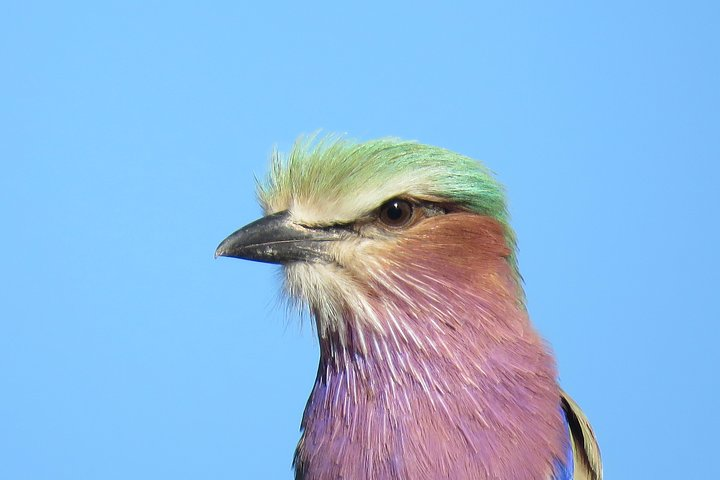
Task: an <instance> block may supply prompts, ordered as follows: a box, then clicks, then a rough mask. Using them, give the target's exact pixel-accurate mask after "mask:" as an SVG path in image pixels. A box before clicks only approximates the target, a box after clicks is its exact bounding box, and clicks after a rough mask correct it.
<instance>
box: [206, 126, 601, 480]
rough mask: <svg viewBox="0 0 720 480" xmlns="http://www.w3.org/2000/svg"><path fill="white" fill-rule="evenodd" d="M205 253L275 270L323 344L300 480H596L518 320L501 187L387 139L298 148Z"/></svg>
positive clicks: (336, 139)
mask: <svg viewBox="0 0 720 480" xmlns="http://www.w3.org/2000/svg"><path fill="white" fill-rule="evenodd" d="M258 198H259V202H260V204H261V206H262V209H263V211H264V216H263V217H261V218H260V219H258V220H256V221H254V222H252V223H250V224H248V225H246V226H245V227H242V228H241V229H239V230H237V231H235V232H234V233H232V234H231V235H230V236H228V237H227V238H226V239H225V240H223V241H222V242H221V243H220V245H219V246H218V247H217V250H216V252H215V255H216V257H218V256H223V257H235V258H240V259H246V260H252V261H258V262H265V263H272V264H279V265H282V269H283V276H282V277H283V282H284V285H283V289H284V291H285V293H286V295H287V298H289V299H290V300H291V301H292V302H294V303H296V304H297V306H298V307H300V308H301V309H303V310H304V311H306V312H307V313H309V315H310V317H311V318H312V319H313V325H314V330H316V332H317V336H318V339H319V362H318V370H317V375H316V378H315V383H314V385H313V388H312V392H311V394H310V398H309V399H308V401H307V404H306V406H305V410H304V413H303V417H302V421H301V436H300V440H299V443H298V445H297V448H296V451H295V455H294V459H293V467H294V472H295V479H296V480H336V479H349V480H400V479H403V480H404V479H411V480H425V479H427V480H438V479H456V480H489V479H502V480H508V479H517V480H525V479H528V480H529V479H542V480H545V479H547V480H550V479H553V480H569V479H574V480H601V479H602V463H601V458H600V450H599V447H598V444H597V441H596V439H595V435H594V433H593V430H592V428H591V426H590V423H589V421H588V419H587V417H586V416H585V415H584V414H583V412H582V411H581V409H580V407H579V406H578V405H577V404H576V403H575V402H574V401H573V400H572V399H571V397H570V396H569V395H568V394H567V393H565V392H564V390H562V388H561V387H560V385H559V383H558V378H557V377H558V374H557V368H556V363H555V360H554V358H553V355H552V353H551V351H550V349H549V346H548V344H547V343H546V342H545V341H544V340H543V339H542V338H541V337H540V335H539V334H538V332H537V331H536V330H535V328H534V327H533V326H532V324H531V322H530V319H529V314H528V309H527V307H526V299H525V294H524V291H523V280H522V277H521V275H520V271H519V268H518V260H517V254H516V251H517V242H516V237H515V233H514V232H513V229H512V227H511V225H510V220H509V213H508V207H507V201H506V195H505V190H504V187H503V186H502V185H501V184H500V183H499V181H498V180H497V179H496V178H495V175H494V174H493V173H492V172H491V171H490V170H489V169H488V168H487V167H486V166H484V165H483V164H482V163H480V162H478V161H476V160H473V159H471V158H469V157H467V156H464V155H461V154H458V153H455V152H452V151H450V150H447V149H444V148H440V147H435V146H431V145H425V144H422V143H417V142H413V141H406V140H401V139H396V138H380V139H376V140H370V141H364V142H360V141H354V140H350V139H347V138H345V137H344V136H332V135H329V136H326V137H322V138H314V137H301V138H300V139H298V140H297V141H296V142H295V143H294V144H293V146H292V148H291V150H290V152H289V153H288V154H287V155H283V154H280V153H278V152H277V150H275V151H274V152H273V154H272V157H271V165H270V172H269V174H268V176H267V179H266V180H265V181H263V182H258Z"/></svg>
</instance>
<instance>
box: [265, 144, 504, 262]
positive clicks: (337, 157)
mask: <svg viewBox="0 0 720 480" xmlns="http://www.w3.org/2000/svg"><path fill="white" fill-rule="evenodd" d="M398 195H409V196H416V197H420V198H428V197H429V198H435V199H441V200H442V201H444V202H448V203H452V204H456V205H458V206H459V207H461V208H463V209H465V210H469V211H472V212H475V213H478V214H480V215H487V216H489V217H492V218H494V219H496V220H497V221H499V222H500V223H501V224H502V225H503V226H504V228H505V231H506V240H507V243H508V246H509V247H510V249H511V251H512V255H511V259H510V260H511V262H512V264H513V268H514V269H515V271H516V272H517V265H516V262H515V245H516V242H515V235H514V232H513V230H512V228H511V227H510V225H509V215H508V210H507V203H506V200H505V192H504V189H503V187H502V185H501V184H500V183H499V182H498V181H497V180H496V179H495V178H494V176H493V174H492V172H491V171H490V170H489V169H488V168H487V167H485V166H484V165H483V164H481V163H480V162H478V161H476V160H473V159H472V158H469V157H466V156H464V155H460V154H458V153H455V152H452V151H450V150H446V149H444V148H440V147H435V146H431V145H424V144H421V143H417V142H412V141H406V140H399V139H395V138H381V139H377V140H370V141H367V142H355V141H351V140H348V139H345V138H341V137H338V136H334V135H330V136H326V137H323V138H317V137H316V136H310V137H301V138H299V139H298V140H297V141H296V142H295V144H294V145H293V148H292V149H291V151H290V153H289V154H286V155H284V154H281V153H279V152H277V151H275V152H274V153H273V156H272V162H271V170H270V173H269V175H268V177H267V180H266V182H265V183H264V184H260V185H259V187H258V197H259V199H260V203H261V204H262V206H263V208H264V209H265V211H266V212H268V213H269V212H272V211H277V210H280V209H285V208H289V206H291V205H297V204H302V203H303V202H313V201H314V202H321V201H324V202H336V203H337V202H341V201H342V202H352V201H353V200H354V199H358V200H357V203H362V202H361V200H360V199H362V200H364V201H366V202H371V203H369V205H371V206H373V207H374V206H378V205H380V204H381V203H382V202H383V201H385V200H388V198H389V197H392V196H398ZM375 197H377V198H375ZM361 207H362V205H359V206H358V209H359V211H358V214H360V213H363V212H362V211H360V210H362V208H361Z"/></svg>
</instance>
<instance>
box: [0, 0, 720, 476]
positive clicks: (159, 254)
mask: <svg viewBox="0 0 720 480" xmlns="http://www.w3.org/2000/svg"><path fill="white" fill-rule="evenodd" d="M500 3H502V6H500V5H499V4H500ZM2 11H3V13H2V15H0V60H1V63H0V69H2V75H1V76H0V91H1V92H2V95H1V96H0V160H1V161H2V169H1V171H0V215H1V217H0V218H2V225H3V229H2V235H0V272H1V273H0V478H3V479H17V480H20V479H23V480H24V479H33V480H34V479H53V480H65V479H67V480H70V479H72V480H79V479H128V478H133V479H158V478H172V479H176V480H180V479H205V478H212V479H239V478H263V479H290V478H291V477H292V476H291V470H290V462H291V458H292V452H293V449H294V445H295V442H296V441H297V439H298V436H299V431H298V428H299V422H300V416H301V413H302V410H303V407H304V404H305V400H306V398H307V395H308V393H309V391H310V387H311V384H312V381H313V379H314V375H315V369H316V362H317V355H318V353H317V345H316V341H315V339H314V336H313V332H312V331H311V330H310V329H309V328H307V327H305V328H301V327H300V326H299V323H298V322H297V321H296V316H295V315H287V314H286V313H285V311H284V309H283V308H282V306H280V305H281V304H280V302H278V285H279V282H278V269H277V268H275V267H272V266H268V265H262V264H254V263H250V262H241V261H232V260H227V259H221V260H217V261H216V260H213V251H214V249H215V247H216V245H217V244H218V243H219V242H220V240H222V239H223V238H224V237H225V236H226V235H227V234H229V233H230V232H232V231H234V230H235V229H236V228H238V227H240V226H242V225H244V224H245V223H247V222H249V221H251V220H253V219H255V218H256V217H257V216H258V215H259V214H260V210H259V208H258V207H257V205H256V203H255V199H254V180H253V175H258V176H262V175H264V172H265V168H266V164H267V158H268V154H269V153H270V151H271V148H272V146H273V145H274V144H277V145H278V146H279V147H280V148H281V149H287V148H288V147H289V146H290V145H291V143H292V141H293V140H294V139H295V138H296V136H297V135H299V134H301V133H308V132H313V131H315V130H317V129H323V131H326V132H346V133H348V134H349V135H350V136H351V137H354V138H358V139H370V138H375V137H379V136H387V135H393V136H399V137H403V138H408V139H416V140H419V141H422V142H425V143H431V144H436V145H440V146H444V147H447V148H450V149H453V150H456V151H458V152H461V153H464V154H467V155H470V156H472V157H475V158H478V159H482V160H484V161H485V162H486V163H487V164H488V165H489V166H490V167H491V168H492V169H493V170H494V171H496V172H497V174H498V176H499V178H500V179H501V180H502V181H503V182H504V183H505V184H506V185H507V187H508V191H509V195H510V202H511V208H512V214H513V219H514V225H515V227H516V229H517V231H518V235H519V239H520V264H521V268H522V271H523V274H524V276H525V279H526V283H527V292H528V298H529V307H530V311H531V314H532V316H533V319H534V321H535V323H536V325H537V326H538V328H539V329H540V330H541V332H542V333H543V335H544V336H545V337H546V338H547V339H548V341H549V342H550V343H551V344H552V346H553V348H554V350H555V352H556V354H557V357H558V362H559V368H560V376H561V381H562V384H563V385H564V386H565V388H566V389H567V390H568V391H570V392H571V393H572V394H573V395H574V396H575V398H576V399H577V400H578V402H579V403H580V404H581V405H582V406H583V407H584V409H585V410H586V412H587V414H588V415H589V417H590V418H591V419H592V421H593V424H594V426H595V429H596V431H597V435H598V438H599V440H600V442H601V445H602V451H603V455H604V461H605V470H606V474H607V477H608V478H615V479H625V478H627V479H633V478H657V479H661V478H668V479H670V478H673V479H674V478H720V463H718V462H716V461H715V457H716V450H717V446H718V443H717V430H718V428H720V421H719V415H718V410H717V406H718V392H719V390H720V388H719V387H720V380H719V378H720V375H719V374H718V367H719V366H720V354H719V353H718V341H717V338H718V334H719V333H720V332H719V328H718V322H719V321H720V308H719V307H718V302H717V295H718V293H717V291H718V286H719V285H720V274H719V273H718V272H719V270H720V261H719V258H718V245H719V244H720V227H719V226H718V207H720V194H719V193H718V191H719V188H718V174H719V173H720V167H719V166H718V165H719V163H718V162H719V161H720V140H719V138H720V94H719V90H720V89H719V87H718V86H719V85H720V66H719V65H720V62H719V58H720V56H719V55H718V52H720V34H718V22H720V15H719V12H718V7H717V6H715V4H713V2H706V3H703V2H683V3H682V4H681V3H680V2H677V4H676V5H672V4H670V3H668V2H595V3H594V4H590V3H588V2H583V4H582V5H581V4H580V3H579V2H527V3H523V2H498V3H497V4H491V5H481V4H479V3H477V2H467V3H464V4H453V5H451V6H445V7H440V6H437V5H435V6H429V5H427V4H423V3H418V2H412V3H411V2H407V3H386V2H364V3H362V4H358V5H355V6H340V5H339V4H337V3H336V2H329V3H307V2H294V3H289V2H288V3H277V2H270V3H266V4H263V6H260V5H259V4H242V3H241V2H213V3H211V2H102V5H100V4H99V3H98V2H87V3H74V2H45V3H43V2H9V3H8V2H5V3H4V4H3V8H2Z"/></svg>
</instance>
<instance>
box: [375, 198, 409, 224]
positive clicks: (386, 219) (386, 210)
mask: <svg viewBox="0 0 720 480" xmlns="http://www.w3.org/2000/svg"><path fill="white" fill-rule="evenodd" d="M414 210H415V209H414V207H413V204H412V203H410V202H408V201H407V200H403V199H400V198H393V199H392V200H388V201H387V202H385V203H383V204H382V206H380V213H379V215H378V217H379V218H380V221H381V222H382V223H384V224H385V225H387V226H388V227H394V228H399V227H404V226H405V225H407V224H408V223H410V221H411V220H412V219H413V217H414Z"/></svg>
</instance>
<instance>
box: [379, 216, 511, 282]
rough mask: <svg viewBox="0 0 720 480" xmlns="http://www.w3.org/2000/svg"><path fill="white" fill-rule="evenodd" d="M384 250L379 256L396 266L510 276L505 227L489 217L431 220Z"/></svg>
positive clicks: (475, 274)
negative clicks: (416, 266) (415, 266)
mask: <svg viewBox="0 0 720 480" xmlns="http://www.w3.org/2000/svg"><path fill="white" fill-rule="evenodd" d="M385 248H386V250H385V251H384V252H383V255H382V257H383V258H386V259H388V260H390V261H392V262H393V263H396V264H397V265H405V266H409V265H418V266H423V267H425V268H426V269H430V270H436V271H439V272H441V271H447V270H448V269H451V270H453V271H454V273H455V274H456V275H462V276H465V275H471V276H473V277H476V276H477V275H488V274H492V275H500V276H505V275H506V274H510V266H509V264H508V262H507V257H508V256H509V255H510V248H509V247H508V245H507V242H506V240H505V228H504V227H503V225H502V224H501V223H500V222H498V221H497V220H495V219H493V218H491V217H486V216H481V215H475V214H471V213H465V212H462V213H451V214H447V215H440V216H437V217H431V218H428V219H426V220H425V221H423V222H421V223H419V224H418V225H416V226H414V227H413V228H411V229H409V230H407V231H406V232H404V233H403V234H401V235H399V237H398V239H397V241H395V242H391V243H390V244H387V245H386V246H385Z"/></svg>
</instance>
